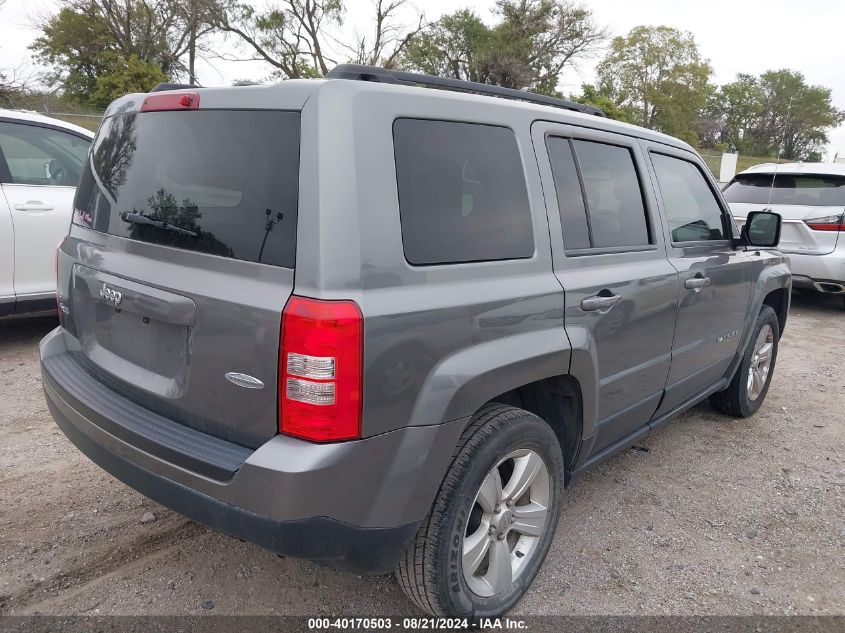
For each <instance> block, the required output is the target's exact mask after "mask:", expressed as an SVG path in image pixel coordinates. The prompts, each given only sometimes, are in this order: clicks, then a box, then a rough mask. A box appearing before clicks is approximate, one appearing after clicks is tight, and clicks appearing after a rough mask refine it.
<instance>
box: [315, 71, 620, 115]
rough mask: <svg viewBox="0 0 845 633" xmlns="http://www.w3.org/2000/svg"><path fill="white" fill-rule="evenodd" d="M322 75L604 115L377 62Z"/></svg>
mask: <svg viewBox="0 0 845 633" xmlns="http://www.w3.org/2000/svg"><path fill="white" fill-rule="evenodd" d="M326 79H352V80H354V81H375V82H378V83H385V84H400V85H404V86H420V85H421V86H431V87H433V88H446V89H448V90H459V91H464V92H475V93H478V94H482V95H488V96H491V97H503V98H505V99H516V100H519V101H528V102H530V103H539V104H541V105H547V106H552V107H554V108H563V109H565V110H573V111H575V112H583V113H584V114H594V115H596V116H602V117H603V116H606V115H605V113H604V112H602V110H601V109H600V108H597V107H596V106H591V105H585V104H583V103H575V102H574V101H566V100H565V99H556V98H555V97H548V96H546V95H538V94H535V93H533V92H525V91H523V90H515V89H513V88H503V87H502V86H491V85H489V84H482V83H478V82H475V81H462V80H460V79H451V78H448V77H435V76H434V75H422V74H418V73H409V72H405V71H401V70H388V69H387V68H382V67H381V66H366V65H364V64H338V65H337V66H335V67H334V68H332V69H331V70H330V71H329V72H328V73H327V74H326Z"/></svg>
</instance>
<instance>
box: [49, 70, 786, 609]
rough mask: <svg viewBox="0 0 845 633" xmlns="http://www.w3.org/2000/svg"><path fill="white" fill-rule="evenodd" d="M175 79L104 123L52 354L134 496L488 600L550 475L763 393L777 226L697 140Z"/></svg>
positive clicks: (71, 420) (502, 587)
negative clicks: (704, 408)
mask: <svg viewBox="0 0 845 633" xmlns="http://www.w3.org/2000/svg"><path fill="white" fill-rule="evenodd" d="M420 84H423V85H430V86H434V87H437V88H458V89H459V90H462V91H467V90H469V91H473V92H480V93H483V95H484V96H482V95H479V94H466V93H465V92H454V91H448V90H442V89H437V90H431V89H424V88H421V87H419V85H420ZM162 88H163V89H160V90H155V91H153V92H152V93H150V94H132V95H127V96H125V97H123V98H121V99H119V100H118V101H116V102H115V103H113V104H112V105H111V106H110V107H109V109H108V110H107V112H106V114H105V118H104V121H103V124H102V126H101V127H100V131H99V132H98V135H97V139H96V141H95V145H94V150H93V151H92V152H91V154H90V160H88V161H87V163H86V165H85V169H84V171H83V176H82V181H81V183H80V185H79V189H78V190H77V195H76V201H75V203H74V208H75V210H74V217H73V225H72V227H71V231H70V234H69V235H68V237H67V239H66V240H65V241H64V242H63V243H62V245H61V247H60V249H59V253H58V278H59V284H58V300H59V303H60V307H61V310H60V313H59V314H60V319H61V325H60V327H58V328H56V329H55V330H53V331H52V332H51V333H50V334H48V335H47V336H46V337H45V338H44V340H42V342H41V359H42V376H43V385H44V390H45V394H46V398H47V403H48V406H49V408H50V412H51V413H52V415H53V417H54V418H55V420H56V423H57V424H58V426H59V427H60V428H61V429H62V431H63V432H64V433H65V434H66V435H67V437H68V438H69V439H70V440H71V441H72V442H73V443H74V444H75V445H76V446H77V447H78V448H79V449H80V450H81V451H82V452H84V453H85V454H86V455H88V456H89V457H90V458H91V459H92V460H93V461H94V462H96V463H97V464H99V465H100V466H102V467H103V468H104V469H106V470H107V471H108V472H110V473H112V474H114V475H115V476H116V477H118V478H119V479H121V480H123V481H124V482H126V483H127V484H129V485H130V486H133V487H134V488H135V489H137V490H139V491H140V492H142V493H143V494H145V495H147V496H149V497H150V498H152V499H155V500H157V501H159V502H160V503H162V504H164V505H166V506H168V507H171V508H174V509H176V510H178V511H179V512H182V513H183V514H185V515H187V516H189V517H191V518H193V519H194V520H196V521H199V522H201V523H204V524H205V525H208V526H210V527H212V528H215V529H217V530H221V531H223V532H227V533H229V534H232V535H234V536H237V537H239V538H242V539H245V540H249V541H251V542H253V543H256V544H258V545H261V546H263V547H266V548H268V549H270V550H272V551H274V552H276V553H278V554H283V555H290V556H300V557H304V558H310V559H316V560H320V561H323V562H325V563H326V564H329V565H332V566H334V567H337V568H339V569H345V570H350V571H355V572H358V573H363V572H367V573H386V572H390V571H391V570H393V569H395V570H396V575H397V578H398V579H399V583H400V585H401V586H402V588H403V589H404V591H405V592H406V593H407V594H408V596H409V597H410V598H411V599H412V600H413V601H414V602H415V603H416V604H417V605H418V606H419V608H421V609H423V610H425V611H427V612H429V613H431V614H435V615H450V616H462V617H467V618H469V617H473V616H474V617H484V616H492V615H499V614H501V613H503V612H504V611H507V610H508V609H509V608H511V607H512V606H513V605H514V604H515V603H516V602H517V600H519V598H520V597H521V596H522V595H523V593H524V592H525V590H526V589H527V588H528V586H529V585H530V584H531V581H532V579H533V578H534V576H535V575H536V574H537V571H538V570H539V569H540V565H541V564H542V562H543V559H544V558H545V556H546V552H547V551H548V549H549V546H550V544H551V542H552V538H553V537H554V534H555V528H556V526H557V522H558V517H559V515H560V510H561V494H562V492H563V488H564V486H565V485H568V484H569V483H570V482H571V481H573V480H574V479H575V478H577V477H578V476H579V475H580V474H581V473H583V472H585V471H586V470H587V469H588V468H590V467H591V466H594V465H596V464H598V463H600V462H602V461H603V460H605V459H607V458H608V457H609V456H611V455H613V454H615V453H617V452H619V451H621V450H623V449H625V448H627V447H628V446H630V445H631V444H632V443H634V442H636V441H638V440H640V439H642V438H643V437H645V436H646V435H647V434H648V433H650V432H651V431H652V430H653V429H655V428H658V427H660V426H661V425H663V424H665V423H667V422H668V421H669V420H671V419H672V418H674V417H675V416H676V415H678V414H679V413H681V412H683V411H685V410H687V409H689V408H690V407H692V406H693V405H695V404H696V403H698V402H701V401H702V400H704V399H706V398H708V397H709V398H712V402H713V404H714V406H715V407H716V408H717V409H718V410H720V411H723V412H725V413H727V414H729V415H731V416H733V417H746V416H749V415H752V414H753V413H754V412H755V411H757V409H758V408H759V407H760V406H761V404H762V403H763V400H764V398H765V397H766V392H767V390H768V388H769V384H770V381H771V379H772V376H773V373H774V367H775V362H776V359H777V350H778V340H779V338H780V333H781V332H782V331H783V328H784V327H785V325H786V319H787V312H788V309H789V297H790V275H789V269H788V267H787V266H786V263H785V261H784V257H783V255H782V254H781V253H780V252H778V251H777V250H775V249H774V248H773V247H774V246H775V245H776V244H777V238H778V235H779V232H780V218H779V216H778V215H777V214H772V213H757V214H752V215H751V216H750V217H749V220H748V228H747V230H746V231H744V232H743V234H742V235H740V234H738V233H736V232H735V230H734V226H733V222H732V220H731V216H730V212H729V209H728V206H727V205H726V203H725V201H724V200H723V198H722V196H721V194H720V193H719V190H718V187H717V186H716V183H715V182H714V181H713V178H712V176H711V175H710V173H709V171H708V169H707V167H706V166H705V164H704V163H703V162H702V160H701V158H700V157H699V156H698V154H696V153H695V151H694V150H693V149H692V148H690V146H689V145H687V144H686V143H683V142H682V141H679V140H677V139H674V138H672V137H669V136H666V135H663V134H658V133H656V132H652V131H650V130H646V129H643V128H638V127H634V126H631V125H626V124H623V123H619V122H617V121H612V120H609V119H607V118H605V117H603V116H601V112H600V111H599V110H598V109H596V108H593V107H592V106H584V105H581V104H575V103H571V102H566V101H562V100H559V99H553V98H550V97H545V96H542V95H530V94H528V93H524V92H518V91H515V90H514V91H508V90H507V89H504V88H498V87H493V86H485V85H481V84H471V83H468V82H460V81H454V80H447V79H442V78H437V77H429V76H425V75H416V74H411V73H403V72H398V71H387V70H384V69H381V68H374V67H366V66H354V65H353V66H342V67H338V68H336V69H335V70H333V71H332V72H330V73H329V74H328V76H327V78H326V79H322V80H291V81H285V82H282V83H281V84H279V85H275V86H253V87H225V88H204V89H197V88H195V87H190V86H189V87H183V88H182V89H177V90H173V88H174V87H173V86H171V85H164V86H163V87H162ZM500 97H510V98H500ZM515 99H518V100H515ZM526 101H532V102H531V103H526ZM549 106H553V107H549ZM749 247H752V248H750V249H749Z"/></svg>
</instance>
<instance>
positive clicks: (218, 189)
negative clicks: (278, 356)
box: [73, 110, 300, 268]
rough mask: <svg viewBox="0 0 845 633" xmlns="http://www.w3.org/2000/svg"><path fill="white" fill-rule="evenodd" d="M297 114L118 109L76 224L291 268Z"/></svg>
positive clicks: (99, 145)
mask: <svg viewBox="0 0 845 633" xmlns="http://www.w3.org/2000/svg"><path fill="white" fill-rule="evenodd" d="M299 127H300V125H299V113H298V112H278V111H254V110H253V111H239V110H193V111H190V112H147V113H140V114H124V115H117V116H113V117H110V118H108V119H106V120H105V121H104V122H103V125H102V127H101V129H100V133H99V134H98V136H97V139H96V141H95V143H94V148H93V151H92V153H91V160H90V161H88V163H87V164H86V167H85V171H84V173H83V175H82V180H81V182H80V185H79V188H78V189H77V193H76V199H75V201H74V219H73V221H74V223H76V224H80V225H82V226H86V227H88V228H92V229H94V230H97V231H102V232H104V233H110V234H112V235H117V236H120V237H124V238H128V239H133V240H139V241H142V242H150V243H153V244H160V245H163V246H170V247H173V248H179V249H184V250H190V251H199V252H202V253H210V254H213V255H219V256H222V257H232V258H235V259H241V260H245V261H251V262H261V263H265V264H273V265H276V266H284V267H288V268H293V267H294V265H295V258H296V217H297V199H298V183H299Z"/></svg>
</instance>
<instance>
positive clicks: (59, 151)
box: [0, 121, 91, 187]
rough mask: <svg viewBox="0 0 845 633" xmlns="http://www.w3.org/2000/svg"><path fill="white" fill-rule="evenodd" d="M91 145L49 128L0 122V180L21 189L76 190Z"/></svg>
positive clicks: (83, 140)
mask: <svg viewBox="0 0 845 633" xmlns="http://www.w3.org/2000/svg"><path fill="white" fill-rule="evenodd" d="M90 144H91V143H90V142H89V141H87V140H85V139H82V138H80V137H78V136H74V135H72V134H67V133H65V132H60V131H58V130H54V129H51V128H47V127H41V126H38V125H28V124H26V123H9V122H5V121H4V122H0V179H1V180H3V181H6V182H11V183H15V184H21V185H53V186H63V187H75V186H76V184H77V183H78V182H79V177H80V175H81V173H82V163H83V161H84V160H85V155H86V154H87V153H88V147H89V146H90Z"/></svg>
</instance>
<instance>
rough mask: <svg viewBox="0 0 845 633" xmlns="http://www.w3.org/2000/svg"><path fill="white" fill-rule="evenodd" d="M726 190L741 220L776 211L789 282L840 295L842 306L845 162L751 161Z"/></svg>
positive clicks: (739, 220)
mask: <svg viewBox="0 0 845 633" xmlns="http://www.w3.org/2000/svg"><path fill="white" fill-rule="evenodd" d="M724 195H725V199H726V200H727V201H728V203H729V204H730V206H731V211H732V212H733V215H734V217H735V218H736V221H737V222H738V223H740V224H742V223H744V222H745V218H746V216H747V215H748V213H749V212H751V211H760V210H761V209H764V208H770V209H771V210H772V211H775V212H777V213H779V214H780V215H781V216H782V217H783V228H782V230H781V231H782V232H781V237H780V244H779V246H778V248H779V249H780V250H781V251H782V252H783V253H787V254H788V255H789V260H790V262H791V265H792V282H793V286H794V287H795V288H812V289H815V290H817V291H819V292H824V293H827V294H836V295H841V296H842V297H843V307H845V238H843V237H842V233H843V232H845V165H839V164H835V163H786V164H782V165H775V164H774V163H766V164H764V165H755V166H754V167H751V168H750V169H747V170H745V171H744V172H742V173H740V174H737V176H736V177H735V178H734V179H733V180H732V181H731V182H730V184H728V186H727V187H726V188H725V190H724Z"/></svg>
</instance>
